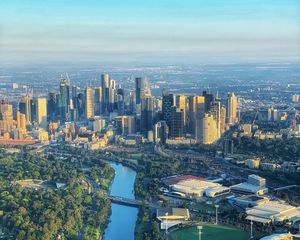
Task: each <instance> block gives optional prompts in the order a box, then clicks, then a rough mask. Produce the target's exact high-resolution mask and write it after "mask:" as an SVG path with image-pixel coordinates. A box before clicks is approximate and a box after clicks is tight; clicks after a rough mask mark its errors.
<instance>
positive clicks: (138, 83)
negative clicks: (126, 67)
mask: <svg viewBox="0 0 300 240" xmlns="http://www.w3.org/2000/svg"><path fill="white" fill-rule="evenodd" d="M143 96H144V79H143V78H140V77H138V78H136V79H135V104H136V105H138V104H141V102H142V98H143Z"/></svg>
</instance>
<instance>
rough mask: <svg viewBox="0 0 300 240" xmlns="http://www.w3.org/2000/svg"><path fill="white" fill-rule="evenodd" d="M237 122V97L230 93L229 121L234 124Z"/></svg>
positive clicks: (228, 104)
mask: <svg viewBox="0 0 300 240" xmlns="http://www.w3.org/2000/svg"><path fill="white" fill-rule="evenodd" d="M237 122H238V118H237V97H236V96H235V95H234V93H229V94H228V99H227V123H228V124H229V125H233V124H235V123H237Z"/></svg>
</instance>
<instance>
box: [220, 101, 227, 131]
mask: <svg viewBox="0 0 300 240" xmlns="http://www.w3.org/2000/svg"><path fill="white" fill-rule="evenodd" d="M225 131H226V108H225V107H224V106H222V107H221V115H220V133H221V135H222V134H223V133H224V132H225Z"/></svg>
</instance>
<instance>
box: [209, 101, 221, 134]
mask: <svg viewBox="0 0 300 240" xmlns="http://www.w3.org/2000/svg"><path fill="white" fill-rule="evenodd" d="M210 114H212V115H213V117H214V119H215V121H216V127H217V138H220V137H221V102H220V100H218V99H215V100H214V101H213V103H212V105H211V109H210Z"/></svg>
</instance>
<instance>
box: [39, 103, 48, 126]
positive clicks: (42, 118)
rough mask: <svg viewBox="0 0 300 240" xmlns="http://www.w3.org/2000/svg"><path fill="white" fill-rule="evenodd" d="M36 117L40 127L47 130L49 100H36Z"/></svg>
mask: <svg viewBox="0 0 300 240" xmlns="http://www.w3.org/2000/svg"><path fill="white" fill-rule="evenodd" d="M36 116H37V123H38V125H39V127H41V128H44V129H47V124H48V123H47V99H46V98H38V99H37V100H36Z"/></svg>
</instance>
